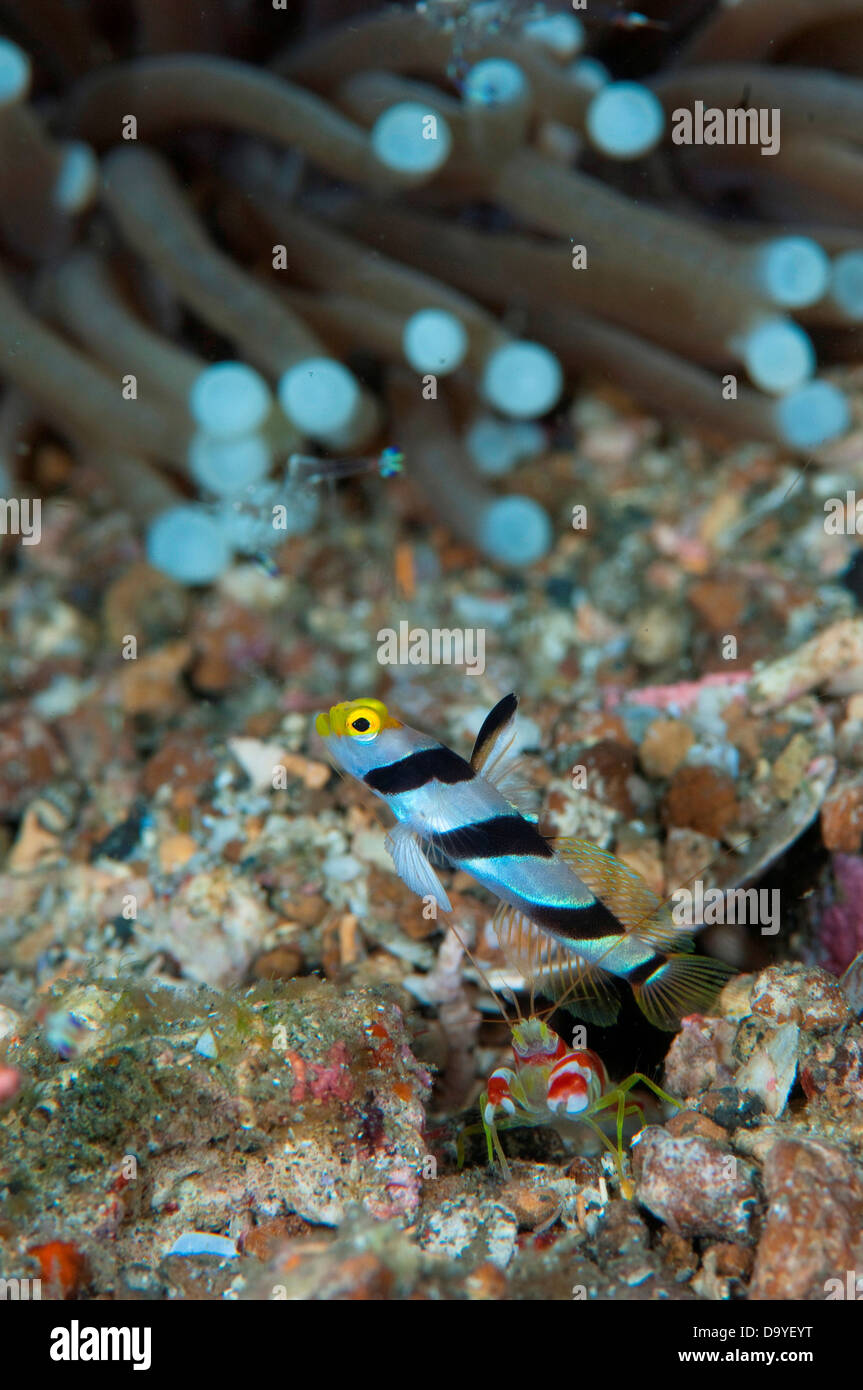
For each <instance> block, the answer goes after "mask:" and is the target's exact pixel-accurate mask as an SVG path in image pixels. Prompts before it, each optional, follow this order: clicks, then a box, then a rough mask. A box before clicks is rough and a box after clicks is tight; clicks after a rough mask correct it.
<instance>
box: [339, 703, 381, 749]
mask: <svg viewBox="0 0 863 1390" xmlns="http://www.w3.org/2000/svg"><path fill="white" fill-rule="evenodd" d="M380 728H381V717H380V715H379V714H378V712H377V710H374V709H368V708H365V707H364V708H363V709H357V710H354V712H353V714H351V715H349V716H348V720H347V730H348V733H349V734H351V735H353V737H354V738H358V739H359V740H360V741H361V742H362V743H368V742H369V741H370V740H371V739H373V738H376V737H377V735H378V734H379V733H380Z"/></svg>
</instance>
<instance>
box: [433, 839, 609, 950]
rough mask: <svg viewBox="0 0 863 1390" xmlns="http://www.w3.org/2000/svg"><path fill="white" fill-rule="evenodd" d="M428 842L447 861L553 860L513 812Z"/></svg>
mask: <svg viewBox="0 0 863 1390" xmlns="http://www.w3.org/2000/svg"><path fill="white" fill-rule="evenodd" d="M432 843H433V844H434V846H435V849H439V850H440V851H441V853H442V854H445V855H446V857H447V858H448V859H451V860H459V859H504V858H506V856H507V855H511V854H526V855H533V856H535V857H536V858H539V859H553V858H554V851H553V850H552V848H551V846H550V845H549V843H548V841H547V840H546V839H545V838H544V837H543V836H542V835H540V833H539V831H538V830H537V829H536V827H535V826H533V825H531V823H530V821H526V820H525V819H524V818H523V817H522V816H519V815H517V814H515V813H514V814H512V815H508V816H492V817H491V818H490V819H489V820H480V821H475V822H474V823H473V824H470V825H460V826H459V828H458V830H444V831H441V832H439V833H438V834H435V835H433V836H432ZM619 930H620V928H619V926H618V931H619Z"/></svg>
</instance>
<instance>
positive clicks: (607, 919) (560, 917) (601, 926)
mask: <svg viewBox="0 0 863 1390" xmlns="http://www.w3.org/2000/svg"><path fill="white" fill-rule="evenodd" d="M523 911H524V914H525V916H526V917H529V918H530V919H531V921H532V922H536V924H537V926H540V927H545V929H546V930H547V931H550V932H551V933H552V934H553V935H554V936H557V937H559V938H560V939H561V940H562V941H566V942H568V943H570V944H571V945H573V946H576V947H577V946H578V943H579V941H596V940H597V939H599V938H602V937H606V936H615V937H619V938H620V939H621V940H623V938H624V936H625V935H626V933H625V932H624V930H623V928H622V927H621V925H620V923H619V922H618V920H617V918H616V917H615V915H614V913H613V912H609V910H608V908H607V907H606V906H605V905H604V903H601V902H599V901H598V900H594V901H593V902H592V903H584V904H583V905H582V906H581V907H557V906H555V905H554V904H553V903H552V904H545V903H538V902H525V906H524V909H523ZM660 959H664V957H660ZM639 968H640V967H639ZM652 968H653V967H651V969H652ZM616 973H617V972H616V971H615V974H616Z"/></svg>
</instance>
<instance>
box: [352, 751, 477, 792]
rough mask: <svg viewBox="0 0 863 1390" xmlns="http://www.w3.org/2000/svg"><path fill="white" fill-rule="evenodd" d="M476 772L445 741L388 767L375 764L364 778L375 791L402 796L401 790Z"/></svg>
mask: <svg viewBox="0 0 863 1390" xmlns="http://www.w3.org/2000/svg"><path fill="white" fill-rule="evenodd" d="M475 776H476V773H475V772H474V770H473V768H472V767H471V765H470V763H468V762H465V760H464V758H460V757H459V755H458V753H453V752H451V751H450V749H449V748H444V747H443V746H442V745H441V746H440V747H438V748H424V749H423V750H422V752H421V753H411V754H409V756H408V757H406V758H399V759H398V761H397V762H394V763H387V764H386V765H385V766H384V767H373V768H371V769H370V770H369V771H368V772H367V773H366V774H365V776H364V777H363V781H364V782H365V784H366V786H367V787H371V789H372V791H374V792H381V793H382V794H383V795H384V796H398V795H399V794H400V793H401V792H415V791H416V790H417V789H418V788H419V787H424V786H425V784H426V782H431V781H438V782H447V783H449V784H453V783H455V782H469V781H470V780H471V778H473V777H475Z"/></svg>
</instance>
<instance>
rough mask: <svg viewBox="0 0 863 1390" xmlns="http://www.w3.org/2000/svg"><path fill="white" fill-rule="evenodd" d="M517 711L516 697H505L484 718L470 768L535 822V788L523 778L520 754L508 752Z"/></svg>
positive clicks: (512, 740) (511, 746) (510, 750)
mask: <svg viewBox="0 0 863 1390" xmlns="http://www.w3.org/2000/svg"><path fill="white" fill-rule="evenodd" d="M517 709H518V696H517V695H505V696H504V698H503V699H502V700H499V701H498V703H497V704H496V705H495V707H494V709H493V710H491V711H490V713H489V714H487V715H486V717H485V719H484V720H483V726H482V728H481V729H480V731H479V733H478V734H477V736H476V743H475V744H474V746H473V752H472V753H471V755H470V765H471V767H472V768H473V770H474V772H476V773H477V774H478V775H479V776H481V777H484V778H485V780H486V781H487V782H490V783H491V785H492V786H493V787H495V788H496V789H497V790H498V791H499V792H500V794H501V796H505V797H506V799H507V801H508V802H509V803H510V805H511V806H514V807H515V809H516V810H517V811H518V812H519V813H520V814H521V815H523V816H524V817H525V819H527V820H530V821H536V820H537V816H536V813H535V808H536V802H537V791H536V788H535V787H534V786H532V785H531V783H530V782H529V781H528V780H527V779H526V778H525V776H524V771H523V762H522V758H521V756H520V754H519V753H517V752H513V751H512V749H513V743H514V742H515V716H516V711H517Z"/></svg>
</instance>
